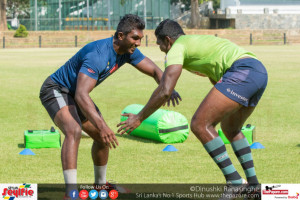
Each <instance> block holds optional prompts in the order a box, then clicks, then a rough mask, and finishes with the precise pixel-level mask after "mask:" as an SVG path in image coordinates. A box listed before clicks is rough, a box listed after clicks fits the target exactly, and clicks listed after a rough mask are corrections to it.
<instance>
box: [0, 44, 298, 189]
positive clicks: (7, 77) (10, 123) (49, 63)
mask: <svg viewBox="0 0 300 200" xmlns="http://www.w3.org/2000/svg"><path fill="white" fill-rule="evenodd" d="M245 48H247V49H248V50H251V51H253V52H255V53H256V54H257V56H258V57H259V58H260V59H261V60H262V62H263V63H264V64H265V65H266V67H267V69H268V72H269V84H268V87H267V90H266V92H265V94H264V96H263V98H262V100H261V101H260V103H259V105H258V107H257V109H256V111H255V112H254V113H253V115H252V116H251V117H250V118H249V119H248V121H247V123H251V124H253V125H255V126H256V141H258V142H260V143H262V144H263V145H264V146H265V147H266V149H263V150H253V157H254V162H255V166H256V172H257V175H258V178H259V181H260V182H262V183H300V178H299V169H300V167H299V160H300V157H299V156H300V131H299V130H300V123H299V121H300V120H299V119H300V117H299V116H300V115H299V113H300V98H299V91H300V86H299V77H300V70H299V69H300V68H299V54H300V46H247V47H245ZM141 50H142V52H143V53H144V54H146V55H148V56H149V57H150V58H151V59H153V60H154V61H155V62H156V63H157V64H158V65H159V66H160V67H162V66H163V60H164V55H163V53H161V52H160V51H159V49H158V47H148V48H141ZM77 51H78V49H76V48H66V49H38V48H36V49H4V50H3V49H1V50H0V70H1V72H0V90H1V92H0V136H1V140H0V150H1V154H0V160H1V162H0V171H1V173H0V183H21V182H30V183H63V175H62V169H61V161H60V149H33V152H34V153H36V156H21V155H19V152H20V151H22V150H23V148H24V144H23V143H24V141H23V137H24V136H23V134H24V130H27V129H48V128H50V127H51V126H53V122H52V121H51V120H50V117H49V116H48V114H47V112H46V110H45V109H44V108H43V106H42V104H41V103H40V100H39V97H38V96H39V89H40V87H41V85H42V83H43V81H44V80H45V79H46V77H47V76H49V75H50V74H51V73H53V72H54V71H55V70H56V69H57V68H58V67H59V66H61V65H62V64H64V62H65V61H66V60H67V59H68V58H70V57H71V56H72V55H73V54H74V53H75V52H77ZM211 87H212V86H211V85H210V83H209V81H208V79H206V78H202V77H198V76H195V75H193V74H191V73H189V72H187V71H184V72H183V73H182V76H181V78H180V79H179V82H178V84H177V86H176V89H177V91H178V92H179V93H180V94H181V96H182V98H183V101H182V102H181V105H180V106H178V107H177V108H170V110H175V111H178V112H180V113H182V114H183V115H185V116H186V117H187V119H188V120H189V121H190V119H191V117H192V116H193V113H194V112H195V110H196V109H197V107H198V106H199V104H200V102H201V101H202V99H203V98H204V97H205V95H206V94H207V93H208V91H209V90H210V88H211ZM155 88H156V83H155V82H154V80H153V79H152V78H150V77H147V76H144V75H142V74H141V73H140V72H138V71H137V70H135V69H134V68H133V67H131V66H130V65H124V66H123V67H122V68H121V69H119V71H118V72H117V73H115V74H114V75H113V76H111V77H110V78H108V79H107V80H106V81H104V82H103V83H102V84H101V85H100V86H98V87H97V88H96V89H94V90H93V92H92V93H91V96H92V98H93V100H94V102H95V103H96V104H97V105H98V107H99V108H100V110H101V112H102V113H103V115H104V118H105V119H106V121H107V123H108V124H109V126H110V127H111V128H112V129H113V130H114V131H116V130H117V128H116V124H117V123H118V122H119V120H120V113H121V111H122V110H123V109H124V108H125V107H126V106H127V105H129V104H134V103H139V104H145V103H146V102H147V100H148V98H149V97H150V95H151V94H152V92H153V90H154V89H155ZM117 138H118V140H119V143H120V146H119V147H118V148H117V149H116V150H112V151H111V152H110V159H109V163H108V172H107V178H108V179H109V180H114V181H116V182H118V183H224V178H223V176H222V174H221V172H220V170H219V169H218V167H217V166H216V165H215V164H214V163H213V161H212V159H211V158H210V157H209V156H208V154H207V153H206V151H205V150H204V148H203V146H202V145H201V143H200V142H199V141H198V140H197V139H196V137H195V136H194V135H193V134H192V133H191V132H190V135H189V137H188V139H187V140H186V141H185V142H184V143H182V144H174V146H175V147H176V148H177V149H178V150H179V151H178V152H162V149H163V148H164V147H165V146H166V144H161V143H155V142H152V141H149V140H144V139H137V138H133V137H130V136H123V137H121V136H119V135H117ZM62 139H63V137H62ZM91 145H92V140H91V139H82V140H81V143H80V149H79V158H78V182H80V183H92V182H93V163H92V160H91V153H90V148H91ZM226 147H227V149H228V152H229V154H230V156H231V158H232V161H233V163H234V164H235V165H236V167H237V169H238V171H239V172H240V173H241V174H243V170H242V168H241V167H240V166H239V164H238V160H237V159H236V158H235V156H234V153H233V151H232V149H231V146H230V145H226ZM243 176H244V174H243Z"/></svg>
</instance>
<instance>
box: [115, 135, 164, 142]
mask: <svg viewBox="0 0 300 200" xmlns="http://www.w3.org/2000/svg"><path fill="white" fill-rule="evenodd" d="M116 136H117V137H120V138H126V139H129V140H134V141H139V142H143V143H154V144H161V142H158V141H155V140H150V139H144V138H139V137H134V136H131V135H128V134H126V133H125V134H124V135H120V134H116Z"/></svg>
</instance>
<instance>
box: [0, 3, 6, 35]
mask: <svg viewBox="0 0 300 200" xmlns="http://www.w3.org/2000/svg"><path fill="white" fill-rule="evenodd" d="M6 30H7V23H6V0H0V31H6Z"/></svg>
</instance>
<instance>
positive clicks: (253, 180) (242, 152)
mask: <svg viewBox="0 0 300 200" xmlns="http://www.w3.org/2000/svg"><path fill="white" fill-rule="evenodd" d="M231 146H232V148H233V150H234V153H235V155H236V156H237V158H238V160H239V161H240V163H241V165H242V167H243V169H244V172H245V175H246V177H247V181H248V183H250V184H258V180H257V177H256V173H255V169H254V163H253V158H252V153H251V149H250V146H249V143H248V141H247V139H246V138H242V139H240V140H237V141H234V142H232V143H231Z"/></svg>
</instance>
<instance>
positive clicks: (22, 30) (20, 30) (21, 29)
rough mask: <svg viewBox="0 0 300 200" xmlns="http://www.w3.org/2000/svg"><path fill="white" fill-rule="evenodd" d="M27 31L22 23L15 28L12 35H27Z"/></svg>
mask: <svg viewBox="0 0 300 200" xmlns="http://www.w3.org/2000/svg"><path fill="white" fill-rule="evenodd" d="M27 36H28V32H27V29H26V27H25V26H24V25H20V26H19V28H18V29H17V30H16V33H15V34H14V37H27Z"/></svg>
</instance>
